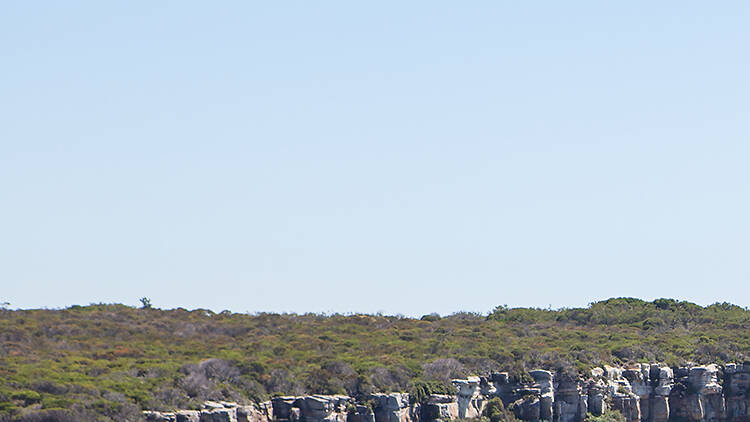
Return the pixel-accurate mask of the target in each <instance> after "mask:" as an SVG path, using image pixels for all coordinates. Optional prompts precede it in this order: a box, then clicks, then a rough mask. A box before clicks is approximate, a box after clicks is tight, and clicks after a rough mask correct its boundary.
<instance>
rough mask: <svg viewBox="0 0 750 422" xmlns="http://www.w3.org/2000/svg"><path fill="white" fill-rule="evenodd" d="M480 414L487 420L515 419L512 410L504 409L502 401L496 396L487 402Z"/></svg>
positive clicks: (506, 421)
mask: <svg viewBox="0 0 750 422" xmlns="http://www.w3.org/2000/svg"><path fill="white" fill-rule="evenodd" d="M482 416H483V417H485V418H487V419H489V422H513V421H515V420H516V418H515V416H514V415H513V412H511V411H509V410H506V409H505V406H504V405H503V401H502V400H500V399H499V398H497V397H495V398H492V399H490V400H489V401H488V402H487V406H485V408H484V411H483V412H482Z"/></svg>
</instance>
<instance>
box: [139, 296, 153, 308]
mask: <svg viewBox="0 0 750 422" xmlns="http://www.w3.org/2000/svg"><path fill="white" fill-rule="evenodd" d="M141 305H142V306H141V307H142V308H143V309H151V308H152V306H151V299H149V298H147V297H142V298H141Z"/></svg>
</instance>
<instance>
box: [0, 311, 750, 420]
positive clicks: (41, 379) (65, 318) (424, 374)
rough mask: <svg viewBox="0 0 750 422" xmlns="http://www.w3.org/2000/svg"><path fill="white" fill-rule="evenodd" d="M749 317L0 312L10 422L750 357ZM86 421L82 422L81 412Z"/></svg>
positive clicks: (3, 405)
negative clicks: (495, 373) (495, 374)
mask: <svg viewBox="0 0 750 422" xmlns="http://www.w3.org/2000/svg"><path fill="white" fill-rule="evenodd" d="M748 328H750V311H748V310H747V309H744V308H741V307H738V306H735V305H731V304H727V303H722V304H714V305H711V306H707V307H701V306H698V305H695V304H692V303H688V302H679V301H675V300H671V299H659V300H656V301H654V302H644V301H641V300H637V299H629V298H618V299H609V300H606V301H602V302H597V303H593V304H591V305H590V306H589V307H587V308H577V309H559V310H543V309H528V308H507V307H498V308H496V309H495V310H494V311H493V312H491V313H490V314H489V315H479V314H472V313H457V314H454V315H451V316H446V317H439V316H437V315H428V316H425V317H423V318H421V319H411V318H404V317H398V316H380V315H316V314H305V315H294V314H282V315H278V314H266V313H263V314H254V315H247V314H234V313H230V312H222V313H219V314H215V313H212V312H210V311H207V310H201V309H199V310H192V311H188V310H184V309H175V310H159V309H136V308H132V307H127V306H124V305H105V304H98V305H90V306H73V307H71V308H67V309H61V310H18V311H11V310H0V420H12V419H13V418H14V417H21V416H22V415H25V416H24V417H25V418H26V419H25V420H42V419H34V416H33V415H34V414H35V413H36V414H40V415H41V414H44V413H45V411H46V412H47V413H50V412H55V411H54V410H45V409H60V408H63V409H70V410H71V411H72V412H74V413H75V414H76V415H79V417H80V418H83V417H84V416H85V418H87V419H88V420H95V419H100V420H121V419H124V418H125V417H127V415H135V414H137V413H138V412H139V411H140V410H141V409H165V410H167V409H172V408H189V407H191V406H195V405H197V404H198V403H199V402H201V401H202V400H205V399H230V400H235V401H240V402H248V401H259V400H264V399H266V398H268V397H269V396H271V395H273V394H274V393H285V394H302V393H327V394H332V393H347V394H349V395H351V396H363V395H365V394H368V393H370V392H373V391H408V390H410V389H412V388H413V386H414V384H415V382H418V381H430V382H433V385H434V383H435V382H436V383H445V382H447V381H448V380H449V379H450V378H453V377H461V376H465V375H468V374H472V373H477V374H483V373H488V372H490V371H492V370H506V371H510V373H511V376H515V377H519V378H520V377H525V376H526V371H527V370H530V369H534V368H537V367H545V368H550V369H553V370H555V371H557V372H558V373H559V372H562V373H568V374H571V375H572V374H575V373H577V372H580V371H585V370H588V369H590V368H592V367H595V366H599V365H602V364H605V363H608V364H623V363H628V362H653V361H659V362H665V363H667V364H670V365H679V364H683V363H687V362H692V363H709V362H713V363H720V364H721V363H723V362H729V361H744V360H745V358H746V355H745V353H747V352H748V350H750V330H748ZM80 415H84V416H80Z"/></svg>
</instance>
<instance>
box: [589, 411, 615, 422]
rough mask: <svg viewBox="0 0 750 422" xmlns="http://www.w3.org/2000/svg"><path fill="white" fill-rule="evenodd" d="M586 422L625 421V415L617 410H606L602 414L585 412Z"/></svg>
mask: <svg viewBox="0 0 750 422" xmlns="http://www.w3.org/2000/svg"><path fill="white" fill-rule="evenodd" d="M586 422H625V416H623V415H622V413H620V412H619V411H618V410H607V411H606V412H605V413H604V414H603V415H600V416H594V415H592V414H591V413H588V414H586Z"/></svg>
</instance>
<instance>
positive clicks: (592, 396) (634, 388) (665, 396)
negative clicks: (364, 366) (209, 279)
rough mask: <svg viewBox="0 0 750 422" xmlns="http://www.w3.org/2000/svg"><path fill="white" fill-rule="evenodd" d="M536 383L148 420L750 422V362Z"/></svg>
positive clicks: (211, 405)
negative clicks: (496, 414)
mask: <svg viewBox="0 0 750 422" xmlns="http://www.w3.org/2000/svg"><path fill="white" fill-rule="evenodd" d="M529 375H530V376H531V380H533V381H529V382H513V381H511V380H510V377H509V376H508V374H507V373H504V372H499V373H493V374H490V375H489V376H486V377H469V378H467V379H457V380H453V385H454V386H455V387H456V390H457V392H456V395H431V396H430V397H429V398H427V399H426V400H425V401H424V403H418V404H411V403H410V402H409V395H408V394H406V393H390V394H372V395H370V396H369V397H367V399H366V400H365V401H366V402H368V403H369V405H364V403H356V401H355V400H354V399H352V398H351V397H347V396H325V395H311V396H304V397H293V396H287V397H276V398H274V399H272V400H271V401H270V402H266V403H261V404H259V405H251V406H239V405H237V404H234V403H227V402H218V403H217V402H206V405H205V406H204V409H202V410H200V411H195V410H184V411H176V412H171V413H161V412H144V416H145V418H146V420H148V421H159V422H272V421H278V422H437V421H442V422H445V421H448V420H451V419H466V418H478V417H480V416H481V414H482V411H483V410H484V407H485V405H486V403H487V401H488V400H489V399H491V398H493V397H499V398H500V399H501V400H502V401H503V403H505V405H506V407H508V408H509V409H511V410H512V411H513V412H514V413H515V415H516V417H517V418H519V419H521V420H524V421H528V422H541V421H549V422H582V421H583V420H584V419H585V418H586V415H587V414H593V415H602V414H604V413H606V412H607V411H608V410H610V409H614V410H618V411H620V412H621V413H622V414H623V415H624V416H625V418H626V420H627V422H667V421H670V420H671V421H680V422H750V362H748V363H745V364H728V365H726V366H725V367H724V368H723V369H722V368H720V367H718V366H717V365H705V366H693V367H679V368H670V367H667V366H665V365H660V364H636V365H631V366H627V367H624V368H617V367H611V366H605V367H603V368H595V369H593V370H592V371H591V373H590V374H589V375H588V376H587V377H579V378H575V379H574V378H570V377H565V376H559V377H556V376H555V375H554V374H553V373H552V372H549V371H544V370H536V371H531V372H530V373H529Z"/></svg>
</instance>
